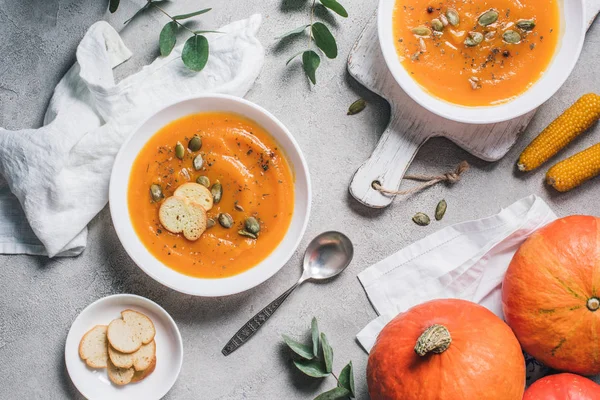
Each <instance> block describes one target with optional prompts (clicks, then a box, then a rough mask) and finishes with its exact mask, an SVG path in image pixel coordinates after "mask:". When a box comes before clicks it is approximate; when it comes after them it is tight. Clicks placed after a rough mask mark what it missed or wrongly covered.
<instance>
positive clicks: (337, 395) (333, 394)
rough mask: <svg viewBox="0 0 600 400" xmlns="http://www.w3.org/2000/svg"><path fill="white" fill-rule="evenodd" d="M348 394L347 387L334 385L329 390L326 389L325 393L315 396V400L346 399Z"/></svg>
mask: <svg viewBox="0 0 600 400" xmlns="http://www.w3.org/2000/svg"><path fill="white" fill-rule="evenodd" d="M348 396H350V392H349V391H348V389H346V388H343V387H336V388H333V389H331V390H328V391H327V392H325V393H321V394H320V395H318V396H317V397H315V400H341V399H347V398H348Z"/></svg>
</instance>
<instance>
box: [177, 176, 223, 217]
mask: <svg viewBox="0 0 600 400" xmlns="http://www.w3.org/2000/svg"><path fill="white" fill-rule="evenodd" d="M173 196H177V197H186V198H187V199H188V200H189V201H191V202H192V203H196V204H200V205H201V206H202V207H204V209H205V210H206V211H209V210H210V209H211V208H212V207H213V196H212V193H211V192H210V189H208V188H207V187H206V186H203V185H200V184H199V183H195V182H188V183H184V184H183V185H181V186H179V187H178V188H177V189H176V190H175V193H173Z"/></svg>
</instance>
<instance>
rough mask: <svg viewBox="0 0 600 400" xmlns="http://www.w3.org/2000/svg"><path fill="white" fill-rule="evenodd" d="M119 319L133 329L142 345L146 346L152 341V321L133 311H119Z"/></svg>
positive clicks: (154, 330) (154, 331)
mask: <svg viewBox="0 0 600 400" xmlns="http://www.w3.org/2000/svg"><path fill="white" fill-rule="evenodd" d="M121 317H122V318H123V321H125V322H126V323H127V324H128V325H131V326H133V327H135V329H136V331H137V335H138V336H139V337H140V338H141V340H142V343H143V344H148V343H150V342H152V341H153V340H154V335H156V329H155V328H154V324H153V323H152V320H151V319H150V318H148V317H147V316H146V315H144V314H142V313H141V312H138V311H134V310H123V311H121Z"/></svg>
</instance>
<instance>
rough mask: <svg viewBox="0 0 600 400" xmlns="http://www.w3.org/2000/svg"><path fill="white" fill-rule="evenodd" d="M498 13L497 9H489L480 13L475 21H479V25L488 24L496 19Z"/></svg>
mask: <svg viewBox="0 0 600 400" xmlns="http://www.w3.org/2000/svg"><path fill="white" fill-rule="evenodd" d="M498 15H499V14H498V11H496V10H489V11H486V12H484V13H483V14H481V15H480V16H479V19H478V20H477V22H479V25H481V26H488V25H491V24H493V23H494V22H496V21H498Z"/></svg>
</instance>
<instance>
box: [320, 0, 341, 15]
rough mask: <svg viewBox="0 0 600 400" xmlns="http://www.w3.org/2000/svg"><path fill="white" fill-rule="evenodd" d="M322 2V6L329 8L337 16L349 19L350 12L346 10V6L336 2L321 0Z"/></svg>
mask: <svg viewBox="0 0 600 400" xmlns="http://www.w3.org/2000/svg"><path fill="white" fill-rule="evenodd" d="M320 1H321V4H323V5H324V6H325V7H327V8H329V9H330V10H331V11H333V12H334V13H336V14H337V15H339V16H341V17H344V18H347V17H348V12H347V11H346V9H345V8H344V6H342V5H341V4H340V3H338V2H337V1H336V0H320Z"/></svg>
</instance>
